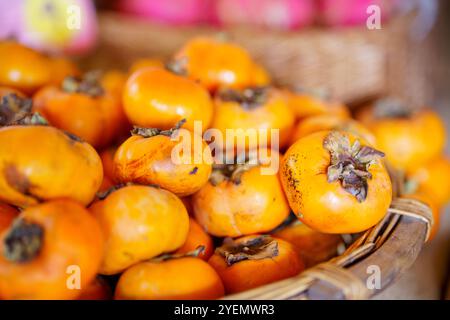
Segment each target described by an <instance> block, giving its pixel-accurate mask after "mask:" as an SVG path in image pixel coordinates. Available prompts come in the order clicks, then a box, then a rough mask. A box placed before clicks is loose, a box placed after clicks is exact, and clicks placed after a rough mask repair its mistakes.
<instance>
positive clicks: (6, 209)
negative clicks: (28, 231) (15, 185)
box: [0, 202, 19, 233]
mask: <svg viewBox="0 0 450 320" xmlns="http://www.w3.org/2000/svg"><path fill="white" fill-rule="evenodd" d="M18 215H19V210H17V209H16V208H14V207H11V206H10V205H7V204H6V203H3V202H0V233H1V232H2V231H3V230H6V229H8V228H9V226H10V225H11V223H12V222H13V220H14V219H15V218H16V217H17V216H18Z"/></svg>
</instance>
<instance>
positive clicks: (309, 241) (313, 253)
mask: <svg viewBox="0 0 450 320" xmlns="http://www.w3.org/2000/svg"><path fill="white" fill-rule="evenodd" d="M273 236H274V237H276V238H279V239H282V240H285V241H287V242H289V243H291V244H292V245H293V246H294V248H295V250H296V252H297V254H298V255H299V257H300V258H301V259H302V260H303V261H304V262H305V266H306V267H307V268H309V267H312V266H314V265H316V264H318V263H321V262H324V261H327V260H329V259H331V258H332V257H334V256H336V255H337V249H338V246H339V244H341V243H342V238H341V236H340V235H337V234H326V233H321V232H318V231H315V230H313V229H311V228H310V227H308V226H307V225H305V224H304V223H301V222H300V221H299V220H297V221H294V222H292V223H291V224H289V225H288V226H286V227H284V228H281V229H280V230H277V231H276V232H274V233H273Z"/></svg>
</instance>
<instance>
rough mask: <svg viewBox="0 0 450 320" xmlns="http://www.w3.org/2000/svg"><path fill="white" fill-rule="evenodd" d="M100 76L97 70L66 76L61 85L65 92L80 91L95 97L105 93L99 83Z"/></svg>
mask: <svg viewBox="0 0 450 320" xmlns="http://www.w3.org/2000/svg"><path fill="white" fill-rule="evenodd" d="M100 76H101V73H100V72H99V71H91V72H87V73H85V74H84V75H83V76H82V77H74V76H68V77H66V78H65V79H64V80H63V82H62V84H61V87H62V89H63V91H65V92H69V93H82V94H85V95H88V96H90V97H93V98H96V97H99V96H102V95H103V94H104V93H105V90H104V89H103V87H102V86H101V84H100Z"/></svg>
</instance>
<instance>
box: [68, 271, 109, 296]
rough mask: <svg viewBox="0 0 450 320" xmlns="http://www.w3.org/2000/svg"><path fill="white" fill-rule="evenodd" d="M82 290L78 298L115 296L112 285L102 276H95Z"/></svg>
mask: <svg viewBox="0 0 450 320" xmlns="http://www.w3.org/2000/svg"><path fill="white" fill-rule="evenodd" d="M81 290H82V291H81V294H80V295H79V296H78V298H77V300H111V299H112V296H113V294H112V290H111V287H110V286H109V284H108V283H107V282H106V281H105V279H103V278H101V277H100V276H97V277H95V279H94V280H93V281H92V282H91V283H89V284H88V285H87V286H86V287H85V288H82V289H81Z"/></svg>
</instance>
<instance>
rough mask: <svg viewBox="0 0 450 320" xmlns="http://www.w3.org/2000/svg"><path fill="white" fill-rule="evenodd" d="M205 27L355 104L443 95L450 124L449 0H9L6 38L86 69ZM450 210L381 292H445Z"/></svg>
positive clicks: (4, 14)
mask: <svg viewBox="0 0 450 320" xmlns="http://www.w3.org/2000/svg"><path fill="white" fill-rule="evenodd" d="M371 5H375V6H377V7H371V8H372V10H371V11H367V10H368V7H370V6H371ZM374 8H375V9H374ZM377 8H379V9H380V11H379V13H380V16H379V17H380V20H379V21H378V20H377V19H376V14H377ZM67 15H69V17H70V19H69V20H68V19H67ZM371 15H374V16H373V17H374V20H370V21H369V22H370V23H369V26H368V25H367V21H368V17H369V16H371ZM377 22H379V24H377ZM194 35H213V36H218V37H226V38H227V39H230V40H233V41H236V42H237V43H239V44H241V45H242V46H244V47H245V48H247V49H248V50H249V51H250V53H251V54H252V55H253V56H254V57H255V58H256V59H257V60H258V62H260V63H261V64H262V65H263V66H265V67H266V68H267V69H268V70H269V72H270V73H271V74H272V75H273V78H274V81H275V83H276V84H278V85H282V86H287V87H292V88H294V87H297V86H302V87H311V88H323V89H325V90H327V91H328V92H329V93H330V94H331V95H332V96H333V97H335V98H337V99H340V100H342V101H343V102H345V103H347V104H349V105H350V106H351V107H353V108H358V106H360V105H363V104H366V103H368V102H370V101H372V100H373V99H376V98H378V97H381V96H386V95H391V96H396V97H399V98H401V99H402V100H404V101H406V102H407V103H408V104H409V105H411V106H423V105H427V106H432V107H433V108H435V109H436V110H437V111H438V112H439V113H440V114H441V116H442V118H443V119H444V120H445V121H446V123H447V127H449V126H450V108H449V105H450V90H449V89H450V88H449V80H450V41H449V39H450V2H449V1H445V0H442V1H439V0H164V1H159V0H116V1H114V0H109V1H108V0H98V1H91V0H15V1H8V0H0V38H1V39H9V38H14V39H17V40H18V41H20V42H22V43H24V44H26V45H28V46H31V47H33V48H36V49H38V50H40V51H44V52H47V53H49V54H52V55H64V56H69V57H71V58H73V59H74V60H76V61H77V62H78V63H79V64H80V65H81V66H82V67H83V68H84V69H86V70H87V69H92V68H95V69H111V68H114V69H123V70H125V69H126V68H128V67H129V66H130V64H131V63H132V62H133V61H134V60H136V59H138V58H143V57H145V58H148V57H155V58H161V59H167V58H168V57H169V56H170V54H172V53H173V52H174V51H176V50H177V49H178V48H179V47H181V45H182V44H183V43H184V42H185V41H186V40H187V39H189V38H191V37H192V36H194ZM0 63H1V62H0ZM447 154H449V148H448V146H447ZM448 211H449V210H448V208H447V210H446V213H445V214H443V215H442V225H441V229H440V231H439V234H438V236H437V237H436V239H435V240H434V241H433V242H432V243H431V244H429V245H426V246H425V248H424V250H423V251H422V253H421V255H420V257H419V259H418V260H417V262H416V263H415V265H414V266H413V268H412V269H411V270H410V271H409V272H408V273H407V274H405V275H403V276H402V278H401V279H400V280H399V281H398V282H397V283H396V284H395V285H394V286H393V287H391V288H389V289H388V290H386V291H385V292H383V293H382V294H381V295H379V296H378V298H380V299H392V298H404V299H419V298H423V299H436V298H440V297H444V296H445V294H446V293H445V292H446V290H447V289H446V283H447V281H448V271H449V266H450V264H449V261H450V259H449V252H450V241H449V240H450V217H449V212H448Z"/></svg>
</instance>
